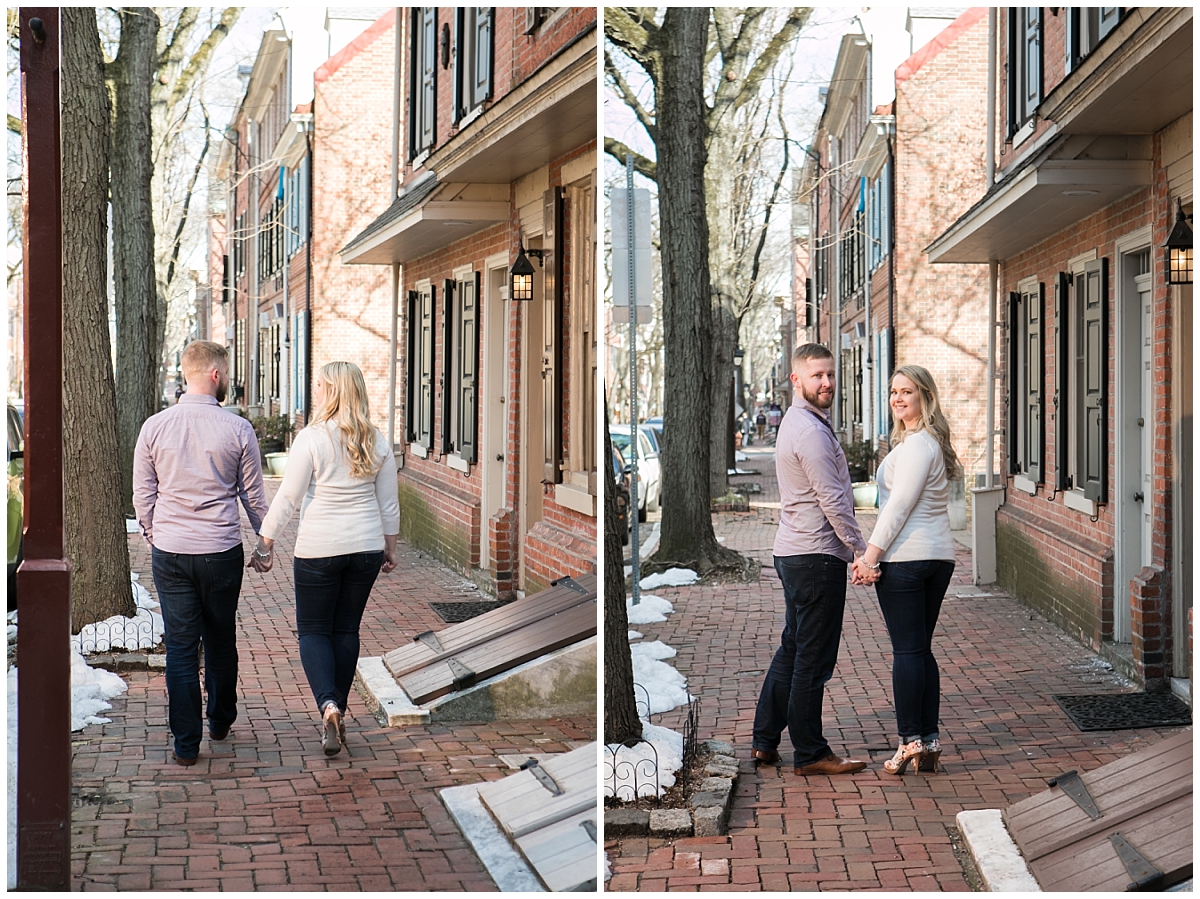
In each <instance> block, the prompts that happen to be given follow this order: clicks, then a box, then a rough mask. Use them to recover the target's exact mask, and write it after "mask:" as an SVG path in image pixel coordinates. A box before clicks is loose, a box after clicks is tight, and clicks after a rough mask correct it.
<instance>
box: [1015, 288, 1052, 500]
mask: <svg viewBox="0 0 1200 899" xmlns="http://www.w3.org/2000/svg"><path fill="white" fill-rule="evenodd" d="M1045 294H1046V292H1045V285H1043V284H1039V283H1038V282H1037V281H1036V280H1030V281H1025V282H1022V285H1021V286H1020V288H1019V289H1018V290H1017V291H1015V292H1014V293H1011V294H1009V332H1008V340H1009V343H1008V365H1009V369H1008V390H1009V394H1008V435H1007V437H1008V467H1009V472H1010V473H1012V474H1014V475H1017V476H1019V478H1020V479H1019V480H1014V486H1016V487H1017V488H1018V489H1023V490H1025V491H1026V492H1029V493H1032V492H1034V491H1035V490H1036V485H1037V484H1041V483H1043V482H1044V480H1045V464H1044V461H1043V456H1044V454H1045V446H1046V435H1045V432H1044V429H1043V426H1042V422H1043V421H1044V420H1045V416H1044V406H1045V386H1044V385H1045V380H1046V352H1045V343H1044V335H1045V327H1044V318H1045V315H1044V311H1045V310H1044V307H1045Z"/></svg>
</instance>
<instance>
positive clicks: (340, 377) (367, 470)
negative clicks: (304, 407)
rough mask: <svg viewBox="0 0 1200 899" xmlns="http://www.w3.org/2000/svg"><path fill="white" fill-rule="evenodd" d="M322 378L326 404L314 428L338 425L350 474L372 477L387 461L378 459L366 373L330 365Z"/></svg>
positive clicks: (324, 367)
mask: <svg viewBox="0 0 1200 899" xmlns="http://www.w3.org/2000/svg"><path fill="white" fill-rule="evenodd" d="M318 377H319V378H320V379H321V380H322V381H324V382H325V402H323V403H322V404H321V405H320V407H319V408H317V409H316V410H315V411H314V412H313V417H312V422H310V425H315V424H319V423H321V422H326V421H332V422H333V423H334V424H336V425H337V429H338V431H340V432H341V435H342V444H343V445H344V446H345V448H346V456H347V457H348V458H349V460H350V474H351V475H353V476H354V477H356V478H366V477H370V476H371V475H373V474H375V472H377V471H378V470H379V466H380V465H381V464H382V461H383V460H381V459H380V458H378V448H377V445H376V439H377V438H376V435H377V434H378V431H377V430H376V428H375V426H374V425H373V424H371V413H370V408H369V407H368V405H367V385H366V382H365V381H363V376H362V372H361V371H359V368H358V366H357V365H355V364H354V363H353V362H326V363H325V364H324V365H322V366H321V370H320V372H319V373H318Z"/></svg>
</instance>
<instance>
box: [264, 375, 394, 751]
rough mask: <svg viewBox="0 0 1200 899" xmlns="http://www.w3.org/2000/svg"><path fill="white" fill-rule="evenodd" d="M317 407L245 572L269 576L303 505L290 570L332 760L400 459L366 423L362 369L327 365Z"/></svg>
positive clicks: (381, 564)
mask: <svg viewBox="0 0 1200 899" xmlns="http://www.w3.org/2000/svg"><path fill="white" fill-rule="evenodd" d="M313 399H314V400H315V401H316V410H315V412H314V413H313V417H312V421H311V423H310V424H309V426H308V427H306V428H305V429H304V430H302V431H301V432H300V433H299V434H298V435H296V439H295V440H294V441H293V442H292V449H291V453H290V455H289V456H288V465H287V474H286V475H285V476H284V479H283V483H282V484H281V485H280V487H279V492H278V493H277V494H276V495H275V500H274V501H273V502H272V503H271V508H270V511H268V512H267V517H266V518H265V519H264V521H263V523H262V527H261V529H260V531H259V540H258V547H257V548H256V549H255V551H254V555H253V557H252V558H251V560H250V565H251V566H253V567H255V568H256V569H257V570H260V571H269V570H270V568H271V564H272V551H273V548H274V544H275V541H276V540H277V539H278V537H279V534H280V532H281V531H282V530H283V527H284V525H285V524H287V522H288V520H289V519H290V518H291V517H292V513H293V512H295V510H296V506H297V504H298V503H299V504H300V529H299V533H298V534H297V537H296V547H295V552H294V554H293V555H294V562H293V565H294V569H293V570H294V574H295V585H296V630H297V632H298V634H299V637H300V662H301V664H302V665H303V666H304V673H305V675H306V676H307V677H308V684H309V686H310V687H311V688H312V692H313V698H314V699H315V700H316V702H317V709H318V711H319V712H320V714H321V720H322V731H323V732H322V737H321V746H322V747H323V748H324V750H325V754H326V755H337V754H338V752H339V751H341V748H342V742H343V741H344V740H345V738H346V726H345V722H344V721H343V716H344V715H345V714H346V706H347V701H348V697H349V695H350V687H351V685H352V683H353V681H354V672H355V669H356V668H357V667H358V627H359V623H360V622H361V621H362V616H363V609H364V608H365V607H366V604H367V596H368V595H369V594H370V592H371V587H372V585H373V584H374V583H375V578H376V576H377V575H378V574H379V572H380V570H381V569H382V571H383V572H384V573H385V574H387V573H388V572H391V571H392V570H393V569H395V567H396V536H397V534H399V532H400V504H399V497H398V495H397V490H396V459H395V457H394V456H393V455H392V452H391V447H390V446H388V442H387V438H386V437H385V436H383V435H382V434H381V433H380V432H379V429H378V428H376V427H375V426H374V425H373V424H371V419H370V416H369V410H368V408H367V390H366V385H365V384H364V383H363V376H362V372H361V371H359V369H358V366H357V365H355V364H354V363H352V362H330V363H328V364H327V365H325V366H323V367H322V368H321V370H320V372H319V373H318V374H317V376H316V378H315V380H314V382H313Z"/></svg>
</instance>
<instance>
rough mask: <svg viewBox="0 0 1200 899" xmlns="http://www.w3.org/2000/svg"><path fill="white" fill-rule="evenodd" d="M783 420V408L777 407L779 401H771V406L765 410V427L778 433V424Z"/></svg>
mask: <svg viewBox="0 0 1200 899" xmlns="http://www.w3.org/2000/svg"><path fill="white" fill-rule="evenodd" d="M782 421H783V409H781V408H780V407H779V403H771V408H770V409H768V410H767V427H768V428H770V429H771V430H772V432H774V433H776V434H778V433H779V424H780V422H782Z"/></svg>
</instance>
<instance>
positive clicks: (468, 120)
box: [457, 103, 483, 131]
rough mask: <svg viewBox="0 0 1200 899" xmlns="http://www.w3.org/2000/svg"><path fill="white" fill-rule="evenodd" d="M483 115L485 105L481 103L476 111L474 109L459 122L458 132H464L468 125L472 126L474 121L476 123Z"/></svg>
mask: <svg viewBox="0 0 1200 899" xmlns="http://www.w3.org/2000/svg"><path fill="white" fill-rule="evenodd" d="M481 115H483V104H482V103H480V104H479V105H478V106H476V107H475V108H474V109H472V110H471V111H470V112H468V113H467V114H466V115H465V116H463V117H462V118H461V119H459V120H458V123H457V124H458V130H459V131H462V130H463V129H464V128H466V127H467V126H468V125H470V124H471V123H472V122H473V121H475V120H476V119H477V118H479V117H480V116H481Z"/></svg>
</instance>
